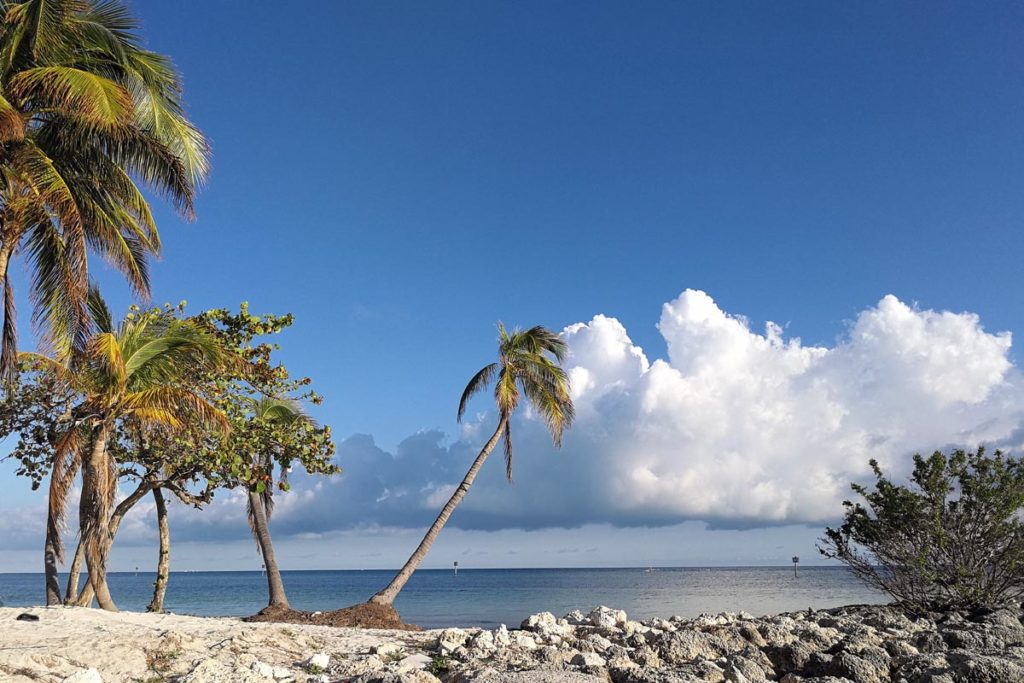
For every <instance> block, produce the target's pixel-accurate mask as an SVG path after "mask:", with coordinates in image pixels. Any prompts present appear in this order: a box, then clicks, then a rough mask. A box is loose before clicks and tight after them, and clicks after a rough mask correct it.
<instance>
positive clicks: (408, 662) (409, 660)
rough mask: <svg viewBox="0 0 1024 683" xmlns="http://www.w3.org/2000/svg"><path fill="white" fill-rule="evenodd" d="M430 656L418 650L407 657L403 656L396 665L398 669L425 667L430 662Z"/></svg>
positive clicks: (411, 669)
mask: <svg viewBox="0 0 1024 683" xmlns="http://www.w3.org/2000/svg"><path fill="white" fill-rule="evenodd" d="M431 661H432V660H431V658H430V657H428V656H427V655H425V654H423V653H422V652H418V653H416V654H413V655H409V656H408V657H404V658H403V659H402V660H400V661H399V662H398V664H397V665H396V669H397V670H398V671H400V672H401V671H413V670H415V669H426V668H427V666H428V665H429V664H430V662H431Z"/></svg>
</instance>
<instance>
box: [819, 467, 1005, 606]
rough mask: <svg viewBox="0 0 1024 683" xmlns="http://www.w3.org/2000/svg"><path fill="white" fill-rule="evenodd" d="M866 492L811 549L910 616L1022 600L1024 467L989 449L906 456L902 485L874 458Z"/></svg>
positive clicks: (859, 488)
mask: <svg viewBox="0 0 1024 683" xmlns="http://www.w3.org/2000/svg"><path fill="white" fill-rule="evenodd" d="M871 469H872V471H873V472H874V474H875V486H874V489H873V490H868V489H867V488H866V487H864V486H861V485H858V484H854V485H853V486H852V488H853V490H854V492H855V493H857V494H859V495H860V496H861V498H862V499H863V502H857V503H854V502H850V501H846V502H844V503H843V505H844V506H845V508H846V513H845V515H844V517H843V524H842V526H840V527H839V528H838V529H832V528H829V529H826V530H825V537H824V538H822V539H821V545H819V546H818V550H819V551H820V552H821V553H822V554H823V555H824V556H825V557H828V558H833V559H837V560H839V561H840V562H842V563H844V564H845V565H846V566H848V567H849V568H850V570H851V571H852V572H853V573H854V574H855V575H856V576H858V577H859V578H860V579H862V580H863V581H864V582H865V583H867V584H868V585H870V586H872V587H874V588H877V589H879V590H882V591H885V592H886V593H888V594H889V595H891V596H893V597H894V598H895V599H896V600H897V602H898V603H899V604H900V605H901V606H903V607H905V608H907V609H910V610H912V611H918V612H920V611H927V610H944V609H971V608H976V607H985V608H995V607H1001V606H1005V605H1010V604H1015V603H1019V602H1020V601H1021V599H1022V598H1024V524H1022V522H1021V519H1020V517H1019V516H1018V513H1019V511H1020V510H1021V509H1022V507H1024V463H1022V461H1021V460H1018V459H1014V458H1010V457H1007V456H1004V455H1003V453H1002V452H1000V451H996V452H995V453H994V454H993V455H991V456H988V455H986V454H985V450H984V448H979V449H978V450H977V452H976V453H969V452H965V451H962V450H957V451H954V452H953V453H951V454H950V455H949V456H948V457H947V456H946V455H944V454H943V453H941V452H938V451H936V452H935V453H934V454H933V455H932V456H931V457H929V458H924V457H922V456H920V455H915V456H914V471H913V473H912V474H911V477H910V484H909V485H907V486H904V485H899V484H894V483H892V482H891V481H889V480H888V479H886V478H885V476H884V475H883V474H882V470H881V468H880V467H879V466H878V463H877V462H875V461H874V460H872V461H871Z"/></svg>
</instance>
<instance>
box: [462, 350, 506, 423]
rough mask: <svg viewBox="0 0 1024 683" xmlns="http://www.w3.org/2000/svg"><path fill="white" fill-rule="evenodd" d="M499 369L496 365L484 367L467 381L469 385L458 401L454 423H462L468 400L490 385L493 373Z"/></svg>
mask: <svg viewBox="0 0 1024 683" xmlns="http://www.w3.org/2000/svg"><path fill="white" fill-rule="evenodd" d="M499 367H500V366H499V365H498V364H497V363H491V364H490V365H486V366H484V368H483V369H482V370H480V372H478V373H476V374H475V375H473V378H472V379H471V380H469V384H467V385H466V388H465V390H463V392H462V398H460V399H459V411H458V414H457V416H456V418H455V419H456V422H462V416H463V415H465V413H466V404H467V403H469V399H471V398H472V397H473V394H475V393H477V392H478V391H483V390H484V388H486V387H487V385H488V384H490V383H491V379H493V378H494V373H496V372H497V371H498V368H499Z"/></svg>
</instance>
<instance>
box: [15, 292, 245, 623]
mask: <svg viewBox="0 0 1024 683" xmlns="http://www.w3.org/2000/svg"><path fill="white" fill-rule="evenodd" d="M88 300H89V304H90V311H91V317H92V319H93V320H94V321H95V325H96V330H95V332H94V333H93V334H92V335H90V336H89V337H88V338H87V340H86V342H85V344H84V345H83V346H81V347H79V348H76V349H75V350H74V353H73V354H72V356H71V358H70V362H64V361H62V360H60V359H55V358H50V357H47V356H43V355H39V354H21V357H22V358H23V359H24V361H25V362H27V363H30V364H33V365H34V367H35V368H36V369H37V370H38V371H39V372H45V373H50V374H51V375H53V376H54V377H55V378H57V379H58V380H59V381H60V382H62V383H64V384H65V385H66V386H68V387H69V388H70V389H71V390H73V391H74V392H76V393H77V394H78V395H80V396H81V397H82V400H81V402H80V403H79V404H78V405H77V406H75V408H74V409H73V411H72V412H73V417H72V422H71V425H70V427H69V428H68V429H67V430H66V431H65V432H64V433H63V434H62V435H61V436H60V438H59V439H58V441H57V444H56V447H55V454H54V466H53V470H52V473H51V478H50V501H49V515H48V520H47V535H48V537H50V539H51V540H50V543H51V544H52V545H53V546H54V547H55V550H56V552H57V554H58V556H59V554H60V553H61V551H62V548H61V542H60V530H61V526H62V525H63V519H64V514H65V511H66V507H67V500H68V494H69V491H70V488H71V484H72V482H73V481H74V478H75V476H76V474H77V473H78V471H79V470H81V474H82V492H81V499H80V501H79V512H78V515H79V525H80V528H79V534H80V541H81V544H82V546H83V548H84V555H85V563H86V567H87V569H88V575H89V583H90V584H91V585H92V589H93V591H94V592H95V596H96V601H97V603H98V604H99V606H100V607H102V608H103V609H108V610H116V609H117V606H116V605H115V604H114V601H113V600H112V599H111V597H110V592H109V590H108V589H107V585H106V563H107V555H108V552H109V549H110V542H111V537H110V531H109V529H110V519H111V512H112V510H113V503H114V500H115V497H116V494H117V467H116V463H115V460H114V457H113V455H112V453H111V451H110V449H109V448H108V445H109V443H110V440H111V439H112V438H113V436H114V433H115V430H116V428H117V424H118V422H119V421H125V420H127V421H131V422H132V423H133V424H134V425H137V426H139V427H142V428H145V427H146V426H149V425H160V426H164V427H168V428H171V429H176V428H181V427H183V426H185V425H186V424H189V423H193V424H194V423H197V422H198V423H203V424H207V425H209V426H211V427H214V428H217V429H220V430H222V431H224V432H226V431H227V429H228V426H227V419H226V418H225V417H224V415H223V414H222V413H221V412H220V411H219V410H217V409H216V408H214V407H213V406H212V405H210V403H208V402H207V401H206V400H205V399H204V398H203V397H202V396H201V395H199V394H198V393H196V391H195V390H194V388H193V387H190V386H189V380H190V379H191V378H193V377H195V376H196V374H197V373H201V372H204V371H206V370H208V369H211V368H213V367H217V366H218V365H219V364H221V363H226V362H229V360H228V358H229V356H228V355H227V353H226V352H225V351H224V350H223V348H222V347H221V345H220V343H219V342H218V341H217V340H216V339H215V338H214V337H213V336H211V335H210V334H208V333H207V332H204V331H203V330H201V329H200V328H199V327H197V326H196V325H195V324H193V323H192V322H190V321H187V320H179V319H177V318H176V317H175V316H174V315H173V313H172V312H169V311H166V310H155V311H149V312H142V313H140V312H133V313H131V314H129V315H128V316H127V317H126V318H125V319H124V321H123V322H122V323H121V324H120V325H119V326H118V327H117V328H116V329H115V328H114V326H113V322H112V319H111V317H110V313H109V311H108V310H107V308H106V304H105V303H103V301H102V299H100V297H99V294H98V292H96V290H95V289H93V290H91V294H90V296H89V299H88Z"/></svg>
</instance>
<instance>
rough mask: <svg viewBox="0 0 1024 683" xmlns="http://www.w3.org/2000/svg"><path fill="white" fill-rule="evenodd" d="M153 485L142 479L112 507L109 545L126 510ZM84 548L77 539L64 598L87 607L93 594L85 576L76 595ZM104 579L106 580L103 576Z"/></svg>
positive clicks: (150, 481) (148, 480) (112, 541)
mask: <svg viewBox="0 0 1024 683" xmlns="http://www.w3.org/2000/svg"><path fill="white" fill-rule="evenodd" d="M155 485H156V484H155V483H154V482H153V481H152V480H151V479H143V480H142V481H141V482H139V485H138V486H137V487H135V490H134V491H132V492H131V494H129V496H128V497H127V498H125V499H124V500H122V501H121V502H120V503H119V504H118V506H117V507H116V508H114V513H113V514H112V515H110V523H109V524H108V525H107V528H108V529H109V530H110V544H111V545H113V543H114V537H115V536H116V535H117V530H118V529H119V528H120V527H121V522H122V520H124V516H125V515H126V514H128V511H129V510H131V509H132V508H133V507H135V504H136V503H138V502H139V501H140V500H142V499H143V498H144V497H145V495H146V494H147V493H149V492H150V490H151V489H152V488H153V487H154V486H155ZM84 549H85V546H84V545H83V544H82V542H81V541H79V542H78V548H77V549H76V550H75V560H74V562H72V563H71V569H72V573H71V576H69V577H68V591H67V595H66V597H65V599H64V601H65V602H66V603H67V604H69V605H72V604H73V605H76V606H78V607H88V606H89V605H90V604H92V599H93V595H94V592H93V589H92V583H91V582H90V581H89V579H88V577H86V581H85V587H84V588H83V589H82V595H81V597H79V596H78V571H79V570H80V568H81V566H82V557H83V551H84ZM72 577H74V579H75V584H74V591H72V589H71V585H72V584H71V581H72ZM104 581H106V578H105V577H104ZM109 590H110V589H109V588H108V589H107V591H108V592H109Z"/></svg>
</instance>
